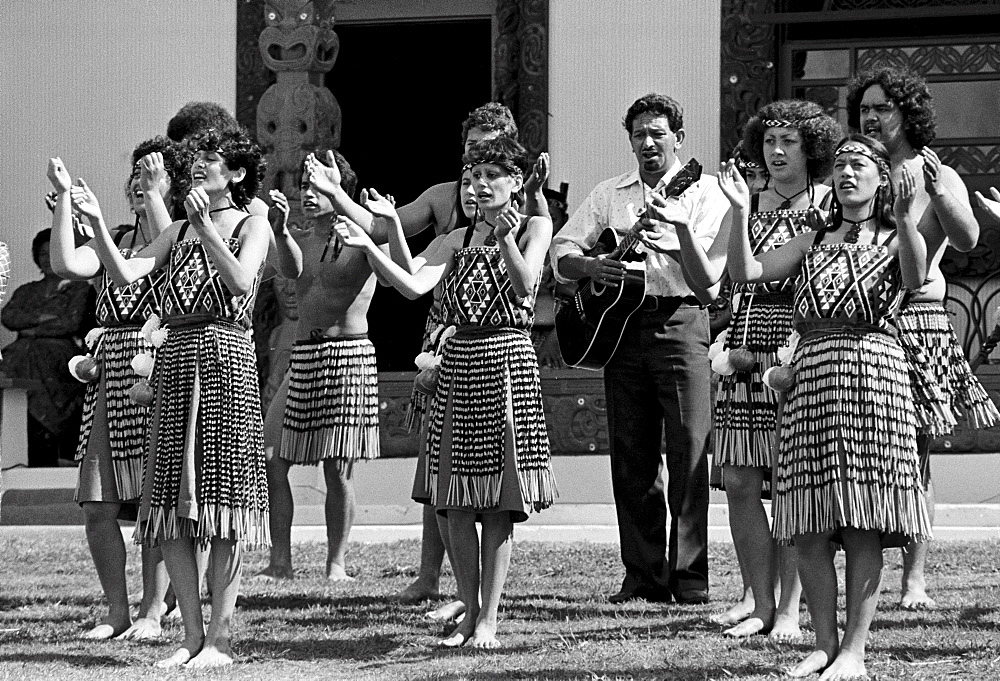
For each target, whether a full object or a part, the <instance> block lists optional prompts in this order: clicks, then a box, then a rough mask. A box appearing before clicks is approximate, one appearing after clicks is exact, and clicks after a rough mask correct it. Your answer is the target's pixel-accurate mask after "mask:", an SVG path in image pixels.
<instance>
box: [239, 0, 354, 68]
mask: <svg viewBox="0 0 1000 681" xmlns="http://www.w3.org/2000/svg"><path fill="white" fill-rule="evenodd" d="M264 21H265V23H266V24H267V26H266V27H265V28H264V30H263V31H261V34H260V39H259V41H258V42H259V44H260V48H261V54H262V55H263V58H264V65H265V66H266V67H267V68H269V69H271V70H272V71H275V72H281V71H319V72H326V71H329V70H330V69H331V68H333V64H334V62H336V61H337V53H338V52H339V51H340V40H339V38H337V34H336V33H334V31H333V25H334V17H333V2H332V0H265V3H264Z"/></svg>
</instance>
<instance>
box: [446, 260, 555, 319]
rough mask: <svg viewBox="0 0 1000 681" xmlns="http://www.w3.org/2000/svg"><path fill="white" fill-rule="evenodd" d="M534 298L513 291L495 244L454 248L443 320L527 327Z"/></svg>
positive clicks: (531, 315)
mask: <svg viewBox="0 0 1000 681" xmlns="http://www.w3.org/2000/svg"><path fill="white" fill-rule="evenodd" d="M536 286H537V284H536ZM534 298H535V296H534V294H532V295H530V296H528V297H527V298H521V297H520V296H518V295H517V294H516V293H515V292H514V289H513V287H511V284H510V277H509V276H507V265H506V264H505V263H504V261H503V256H502V255H501V254H500V248H499V246H473V247H465V248H461V249H459V250H458V251H456V252H455V267H454V268H453V269H452V271H451V272H450V273H449V274H448V277H447V278H446V279H445V281H444V287H443V291H442V296H441V308H442V312H443V315H444V319H445V323H446V324H454V325H455V326H499V327H508V328H516V329H530V328H531V325H532V323H533V321H534V303H535V301H534Z"/></svg>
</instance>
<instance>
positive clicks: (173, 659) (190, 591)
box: [156, 538, 205, 667]
mask: <svg viewBox="0 0 1000 681" xmlns="http://www.w3.org/2000/svg"><path fill="white" fill-rule="evenodd" d="M160 550H161V551H162V552H163V562H164V563H165V564H166V566H167V574H169V575H170V583H171V585H172V586H173V587H174V593H175V594H176V596H177V607H178V608H180V611H181V618H182V619H183V621H184V642H183V643H182V644H181V647H180V648H178V649H177V651H175V652H174V654H173V655H171V656H170V657H168V658H166V659H163V660H160V661H159V662H157V663H156V666H157V667H179V666H181V665H183V664H186V663H187V662H188V661H189V660H191V659H192V658H193V657H194V656H195V655H197V654H198V653H199V652H200V651H201V648H202V645H203V644H204V642H205V624H204V621H203V620H202V615H201V593H200V586H201V585H200V583H199V581H200V580H199V575H198V563H197V561H196V560H195V548H194V540H193V539H190V538H181V539H163V540H161V541H160Z"/></svg>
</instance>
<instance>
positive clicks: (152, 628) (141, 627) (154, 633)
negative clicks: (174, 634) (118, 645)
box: [118, 617, 163, 641]
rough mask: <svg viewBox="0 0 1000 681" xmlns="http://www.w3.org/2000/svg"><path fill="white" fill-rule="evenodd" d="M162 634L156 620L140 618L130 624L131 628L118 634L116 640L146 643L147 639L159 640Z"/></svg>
mask: <svg viewBox="0 0 1000 681" xmlns="http://www.w3.org/2000/svg"><path fill="white" fill-rule="evenodd" d="M162 633H163V629H162V628H161V627H160V623H159V622H158V621H157V620H154V619H150V618H149V617H140V618H139V619H137V620H136V621H135V622H133V623H132V626H131V627H129V628H128V629H126V630H125V631H123V632H122V633H121V634H119V635H118V639H119V640H121V641H125V640H130V641H148V640H149V639H153V638H159V637H160V635H161V634H162Z"/></svg>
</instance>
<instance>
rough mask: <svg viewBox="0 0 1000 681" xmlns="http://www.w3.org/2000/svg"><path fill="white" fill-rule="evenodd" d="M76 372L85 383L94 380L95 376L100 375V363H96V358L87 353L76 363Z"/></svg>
mask: <svg viewBox="0 0 1000 681" xmlns="http://www.w3.org/2000/svg"><path fill="white" fill-rule="evenodd" d="M76 374H77V376H79V377H80V380H82V381H85V382H86V383H90V382H92V381H96V380H97V377H98V376H100V375H101V365H100V364H98V363H97V360H96V359H94V358H93V357H91V356H90V355H87V356H86V357H84V358H83V359H81V360H80V361H79V362H78V363H77V365H76Z"/></svg>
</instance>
